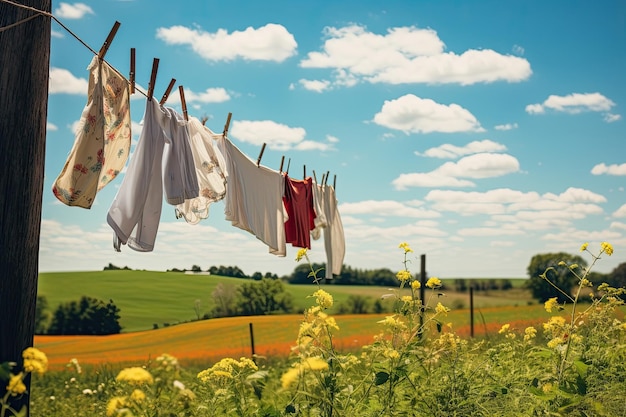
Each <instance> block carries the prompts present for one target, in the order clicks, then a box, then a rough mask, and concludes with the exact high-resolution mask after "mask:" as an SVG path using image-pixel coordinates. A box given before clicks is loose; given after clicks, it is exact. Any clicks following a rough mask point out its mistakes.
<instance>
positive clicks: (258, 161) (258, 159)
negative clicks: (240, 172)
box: [256, 143, 265, 166]
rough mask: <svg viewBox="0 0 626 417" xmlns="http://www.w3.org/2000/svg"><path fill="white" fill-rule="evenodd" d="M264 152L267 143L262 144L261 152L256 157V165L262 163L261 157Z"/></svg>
mask: <svg viewBox="0 0 626 417" xmlns="http://www.w3.org/2000/svg"><path fill="white" fill-rule="evenodd" d="M263 152H265V143H263V146H261V152H260V153H259V157H258V158H257V159H256V166H259V165H260V164H261V158H263Z"/></svg>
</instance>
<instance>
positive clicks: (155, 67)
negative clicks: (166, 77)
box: [148, 58, 159, 100]
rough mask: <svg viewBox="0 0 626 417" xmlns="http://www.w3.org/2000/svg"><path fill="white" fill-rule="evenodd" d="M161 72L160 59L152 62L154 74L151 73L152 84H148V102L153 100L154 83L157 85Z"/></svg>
mask: <svg viewBox="0 0 626 417" xmlns="http://www.w3.org/2000/svg"><path fill="white" fill-rule="evenodd" d="M158 71H159V58H154V59H153V60H152V72H151V73H150V84H148V100H152V95H153V94H154V83H156V76H157V72H158Z"/></svg>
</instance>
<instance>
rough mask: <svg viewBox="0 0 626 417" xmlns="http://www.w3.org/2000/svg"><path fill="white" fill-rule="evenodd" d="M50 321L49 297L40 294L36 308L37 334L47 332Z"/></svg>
mask: <svg viewBox="0 0 626 417" xmlns="http://www.w3.org/2000/svg"><path fill="white" fill-rule="evenodd" d="M49 322H50V312H49V311H48V299H47V298H46V297H44V296H43V295H38V296H37V306H36V309H35V334H45V333H46V329H47V328H48V323H49Z"/></svg>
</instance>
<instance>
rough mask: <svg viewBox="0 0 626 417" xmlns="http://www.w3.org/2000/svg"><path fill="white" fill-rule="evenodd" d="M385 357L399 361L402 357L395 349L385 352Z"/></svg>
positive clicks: (388, 349)
mask: <svg viewBox="0 0 626 417" xmlns="http://www.w3.org/2000/svg"><path fill="white" fill-rule="evenodd" d="M383 356H385V357H386V358H389V359H398V358H399V357H400V353H398V351H397V350H395V349H392V348H387V349H385V351H384V352H383Z"/></svg>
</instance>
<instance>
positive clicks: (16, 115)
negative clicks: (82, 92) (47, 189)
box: [0, 0, 51, 410]
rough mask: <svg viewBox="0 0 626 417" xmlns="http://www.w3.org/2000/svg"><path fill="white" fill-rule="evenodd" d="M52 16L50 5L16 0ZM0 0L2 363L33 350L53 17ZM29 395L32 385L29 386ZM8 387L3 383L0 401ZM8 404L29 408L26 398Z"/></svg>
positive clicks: (19, 360) (19, 361)
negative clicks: (51, 18)
mask: <svg viewBox="0 0 626 417" xmlns="http://www.w3.org/2000/svg"><path fill="white" fill-rule="evenodd" d="M13 1H14V2H16V3H21V4H24V5H26V6H30V7H33V8H35V9H39V10H43V11H46V12H50V8H51V4H50V3H51V1H50V0H13ZM33 14H35V12H33V11H30V10H26V9H23V8H20V7H17V6H14V5H11V4H7V3H4V2H0V30H2V31H1V32H0V363H2V362H7V361H12V362H17V364H18V367H19V368H18V369H21V367H22V362H23V361H22V351H23V350H24V349H25V348H27V347H30V346H32V345H33V334H34V327H35V304H36V300H37V277H38V273H39V232H40V225H41V200H42V191H43V178H44V157H45V142H46V114H47V107H48V72H49V66H50V18H49V17H46V16H42V15H39V16H37V17H35V18H34V19H31V20H29V21H27V22H24V23H21V24H19V25H17V26H14V27H12V28H8V29H6V30H3V29H2V28H4V27H6V26H8V25H11V24H13V23H16V22H19V21H20V20H22V19H25V18H28V17H30V16H32V15H33ZM26 384H27V388H28V390H29V391H30V379H28V380H27V381H26ZM4 392H6V384H5V383H2V384H0V395H3V394H4ZM10 401H13V402H12V403H11V405H12V406H13V407H14V408H16V409H18V410H19V409H20V408H21V407H22V406H23V405H28V401H29V395H28V394H25V395H23V396H21V397H12V400H10Z"/></svg>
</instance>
